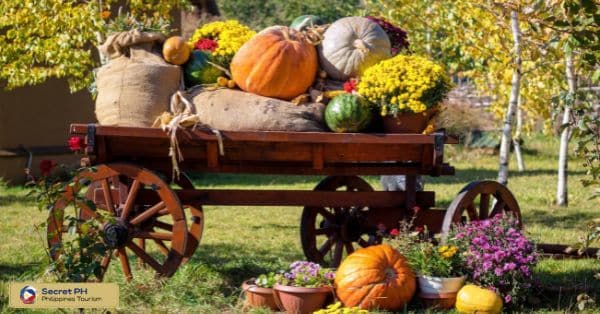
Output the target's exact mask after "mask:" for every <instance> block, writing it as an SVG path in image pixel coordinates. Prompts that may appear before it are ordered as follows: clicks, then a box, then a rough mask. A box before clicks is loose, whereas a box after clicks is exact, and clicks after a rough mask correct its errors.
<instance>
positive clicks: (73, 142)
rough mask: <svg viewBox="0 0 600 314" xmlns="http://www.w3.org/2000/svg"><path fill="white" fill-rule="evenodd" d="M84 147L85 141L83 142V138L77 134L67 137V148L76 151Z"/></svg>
mask: <svg viewBox="0 0 600 314" xmlns="http://www.w3.org/2000/svg"><path fill="white" fill-rule="evenodd" d="M84 147H85V143H84V142H83V138H81V137H78V136H71V138H70V139H69V148H70V149H71V150H72V151H74V152H75V151H78V150H81V149H83V148H84Z"/></svg>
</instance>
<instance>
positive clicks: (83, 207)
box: [81, 204, 99, 218]
mask: <svg viewBox="0 0 600 314" xmlns="http://www.w3.org/2000/svg"><path fill="white" fill-rule="evenodd" d="M81 211H82V214H83V212H85V213H86V214H88V215H90V216H91V217H92V218H98V217H99V216H98V213H96V212H95V211H93V210H92V209H91V208H89V207H88V206H87V205H84V204H81Z"/></svg>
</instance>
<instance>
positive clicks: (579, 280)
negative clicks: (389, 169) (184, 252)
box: [0, 137, 600, 313]
mask: <svg viewBox="0 0 600 314" xmlns="http://www.w3.org/2000/svg"><path fill="white" fill-rule="evenodd" d="M557 147H558V143H557V141H556V140H555V139H551V138H544V137H534V138H528V139H527V140H526V143H525V148H526V154H525V163H526V167H527V170H526V171H525V172H523V173H518V172H516V171H515V170H514V169H515V162H514V160H511V173H510V177H509V188H510V189H511V190H512V191H513V193H514V194H515V196H516V198H517V200H518V201H519V204H520V205H521V210H522V212H523V217H524V219H523V220H524V225H525V230H526V232H527V233H528V234H529V235H530V237H531V238H533V239H535V240H537V241H541V242H544V243H563V244H571V243H573V242H574V241H576V240H577V238H578V236H580V235H581V234H582V230H583V227H584V225H585V223H586V222H588V221H590V220H592V219H598V218H600V201H598V200H590V199H589V196H590V194H591V191H592V190H591V189H590V188H584V187H582V186H581V184H580V183H579V180H580V179H582V178H583V177H584V170H583V169H582V168H581V167H580V166H579V165H580V164H581V163H580V162H577V161H576V160H572V161H571V163H570V171H569V204H570V206H569V207H568V208H560V207H557V206H554V205H553V201H554V194H555V189H556V170H555V168H556V164H557V161H556V160H557V158H556V154H555V153H554V152H556V151H557ZM446 158H447V159H448V160H449V161H450V163H451V164H452V165H454V166H455V167H456V176H452V177H441V178H425V180H426V189H427V190H432V191H435V192H436V204H437V206H439V207H444V206H447V205H448V204H449V203H450V202H451V201H452V199H453V198H454V196H455V195H456V193H457V192H458V191H459V190H460V189H461V188H462V187H463V186H464V185H466V184H467V183H468V182H471V181H475V180H483V179H495V177H496V174H497V173H496V169H497V156H495V155H489V154H485V153H483V152H477V151H469V152H466V151H462V150H460V149H458V148H449V149H448V151H447V154H446ZM319 180H320V177H292V176H285V177H283V176H282V177H277V176H247V175H240V176H235V175H219V176H217V175H197V176H195V177H194V182H195V184H196V186H197V187H198V188H247V189H251V188H263V189H312V188H313V187H314V186H315V185H316V184H317V182H318V181H319ZM367 180H368V181H369V182H370V183H371V184H372V185H373V186H374V187H376V188H378V189H379V182H378V178H376V177H368V178H367ZM26 193H27V191H26V190H25V189H22V188H8V187H6V186H0V281H3V282H8V281H13V280H27V279H34V278H37V277H38V276H39V274H40V272H42V271H43V268H44V266H45V264H46V263H47V262H46V257H45V251H44V246H43V243H44V242H43V240H42V236H43V234H42V233H39V232H38V231H36V228H35V227H34V226H35V224H37V223H40V222H42V221H43V220H44V219H45V218H46V214H45V213H42V212H39V211H38V210H37V209H36V208H35V204H33V203H32V202H31V201H30V200H28V199H27V198H26V197H25V195H26ZM301 211H302V208H299V207H250V206H238V207H217V206H206V207H205V208H204V212H205V217H206V224H205V229H204V235H203V239H202V243H201V245H200V246H199V248H198V249H197V251H196V253H195V255H194V256H193V258H192V259H191V260H190V261H189V262H188V263H187V264H186V265H184V266H182V267H180V268H179V270H178V272H177V273H176V274H175V275H174V276H173V277H172V278H169V279H166V280H162V281H160V280H155V279H153V274H152V273H151V272H150V271H147V270H145V269H140V268H138V267H137V264H136V263H132V264H134V265H133V272H134V276H135V279H134V281H133V282H131V283H128V284H127V283H125V281H124V279H123V277H122V274H121V271H120V269H119V265H118V262H114V261H113V262H112V263H111V267H110V269H109V272H108V275H107V278H106V280H107V281H110V282H117V283H118V284H119V286H120V293H121V300H120V308H119V311H123V312H147V311H150V310H152V311H155V312H174V313H179V312H197V313H220V312H239V311H240V310H241V299H240V297H239V296H240V289H239V286H240V284H241V282H242V281H243V280H244V279H246V278H249V277H252V276H255V275H257V274H259V273H262V272H268V271H274V270H277V269H278V268H282V267H285V266H286V265H287V264H288V263H289V262H291V261H293V260H296V259H302V258H303V254H302V249H301V246H300V240H299V223H300V214H301ZM596 272H600V260H591V259H588V260H543V261H542V262H541V263H540V264H539V265H538V267H537V269H536V277H537V279H538V280H539V281H540V283H541V287H540V288H539V289H535V291H534V293H535V295H536V296H537V298H538V304H537V305H531V306H530V310H531V311H535V312H538V313H548V312H565V311H567V312H570V311H574V310H575V298H576V296H577V294H578V292H580V291H585V292H587V293H588V294H589V295H590V296H592V297H593V298H594V299H595V300H596V302H597V303H600V281H599V280H596V279H594V278H593V274H594V273H596ZM4 291H6V284H4V285H1V286H0V312H2V311H9V312H10V311H12V310H10V309H7V308H6V306H7V298H6V296H5V292H4ZM595 311H600V307H597V308H596V309H595Z"/></svg>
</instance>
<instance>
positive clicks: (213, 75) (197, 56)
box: [183, 50, 223, 87]
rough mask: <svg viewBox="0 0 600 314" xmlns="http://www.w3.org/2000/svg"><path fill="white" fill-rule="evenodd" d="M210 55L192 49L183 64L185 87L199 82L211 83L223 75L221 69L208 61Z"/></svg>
mask: <svg viewBox="0 0 600 314" xmlns="http://www.w3.org/2000/svg"><path fill="white" fill-rule="evenodd" d="M208 61H210V55H209V54H207V53H205V52H202V51H200V50H194V51H192V54H191V55H190V59H189V60H188V62H187V63H186V64H184V65H183V74H184V75H183V78H184V80H185V86H186V87H192V86H194V85H199V84H212V83H215V82H216V81H217V78H219V76H221V75H223V72H221V70H219V69H217V68H215V67H214V66H212V65H210V64H209V63H208Z"/></svg>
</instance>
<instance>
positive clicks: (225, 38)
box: [188, 20, 256, 63]
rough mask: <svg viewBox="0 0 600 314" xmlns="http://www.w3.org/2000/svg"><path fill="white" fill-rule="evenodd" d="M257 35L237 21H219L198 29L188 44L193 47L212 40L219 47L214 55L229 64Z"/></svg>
mask: <svg viewBox="0 0 600 314" xmlns="http://www.w3.org/2000/svg"><path fill="white" fill-rule="evenodd" d="M255 34H256V32H255V31H253V30H252V29H250V28H249V27H247V26H245V25H243V24H241V23H240V22H238V21H237V20H227V21H217V22H212V23H208V24H205V25H203V26H202V27H200V28H198V29H197V30H196V31H195V32H194V35H192V38H191V39H190V40H189V41H188V44H189V45H190V46H191V47H193V46H194V44H195V43H196V42H197V41H198V40H200V39H203V38H208V39H212V40H214V41H216V42H217V45H218V46H217V48H216V49H215V50H214V51H213V52H212V54H213V55H214V56H220V57H222V58H223V60H224V61H225V63H229V62H230V61H231V59H232V58H233V55H235V53H236V52H237V51H238V50H239V49H240V48H241V47H242V45H243V44H244V43H246V42H247V41H248V40H250V38H252V36H254V35H255Z"/></svg>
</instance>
